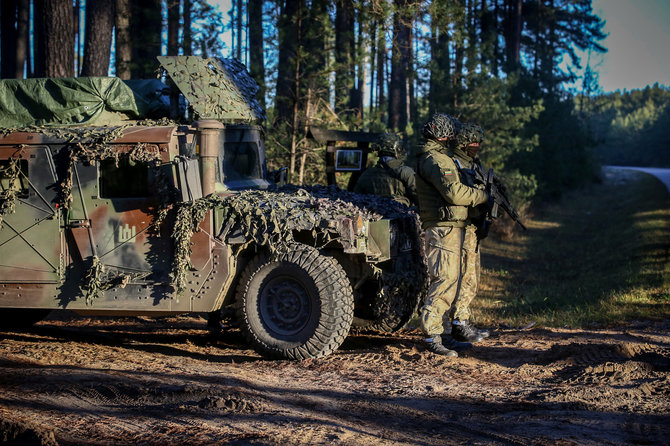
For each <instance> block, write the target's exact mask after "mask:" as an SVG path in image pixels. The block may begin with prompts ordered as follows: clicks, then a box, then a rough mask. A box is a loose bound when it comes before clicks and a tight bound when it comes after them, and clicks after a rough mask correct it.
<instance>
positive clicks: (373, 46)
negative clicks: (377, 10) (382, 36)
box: [368, 20, 379, 116]
mask: <svg viewBox="0 0 670 446" xmlns="http://www.w3.org/2000/svg"><path fill="white" fill-rule="evenodd" d="M378 26H379V22H378V21H377V20H375V21H374V22H373V24H372V32H371V34H370V103H369V104H368V107H369V108H368V113H369V115H370V116H374V105H375V74H376V72H375V71H376V65H375V63H376V58H377V27H378Z"/></svg>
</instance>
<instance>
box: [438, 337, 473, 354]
mask: <svg viewBox="0 0 670 446" xmlns="http://www.w3.org/2000/svg"><path fill="white" fill-rule="evenodd" d="M442 345H443V346H444V347H446V348H448V349H450V350H456V351H457V352H460V351H463V350H467V349H469V348H472V343H471V342H460V341H457V340H456V339H454V338H452V337H451V335H445V334H443V335H442Z"/></svg>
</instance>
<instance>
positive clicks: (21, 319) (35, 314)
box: [0, 308, 51, 330]
mask: <svg viewBox="0 0 670 446" xmlns="http://www.w3.org/2000/svg"><path fill="white" fill-rule="evenodd" d="M50 312H51V310H33V309H25V308H0V329H5V328H9V329H13V330H15V329H20V328H28V327H30V326H32V325H33V324H36V323H38V322H39V321H41V320H42V319H44V318H45V317H47V315H48V314H49V313H50Z"/></svg>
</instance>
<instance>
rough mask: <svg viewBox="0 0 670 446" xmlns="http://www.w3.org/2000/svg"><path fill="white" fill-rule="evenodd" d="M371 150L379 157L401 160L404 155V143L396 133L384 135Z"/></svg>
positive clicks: (373, 144)
mask: <svg viewBox="0 0 670 446" xmlns="http://www.w3.org/2000/svg"><path fill="white" fill-rule="evenodd" d="M371 149H372V150H373V151H374V152H377V154H378V155H379V156H392V157H395V158H401V157H402V156H403V155H404V149H403V147H402V141H401V140H400V138H399V137H398V135H396V134H395V133H383V134H382V135H381V136H380V137H379V138H378V139H377V141H376V142H374V143H372V147H371Z"/></svg>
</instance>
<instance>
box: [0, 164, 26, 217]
mask: <svg viewBox="0 0 670 446" xmlns="http://www.w3.org/2000/svg"><path fill="white" fill-rule="evenodd" d="M0 170H2V171H3V172H2V175H0V176H2V177H4V178H7V183H8V184H7V189H5V190H3V191H1V192H0V229H2V222H3V220H4V216H5V215H8V214H13V213H14V206H15V204H16V196H17V194H18V193H19V187H18V183H19V176H20V175H21V168H20V165H19V159H18V158H10V159H9V165H7V167H5V168H4V169H0Z"/></svg>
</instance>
